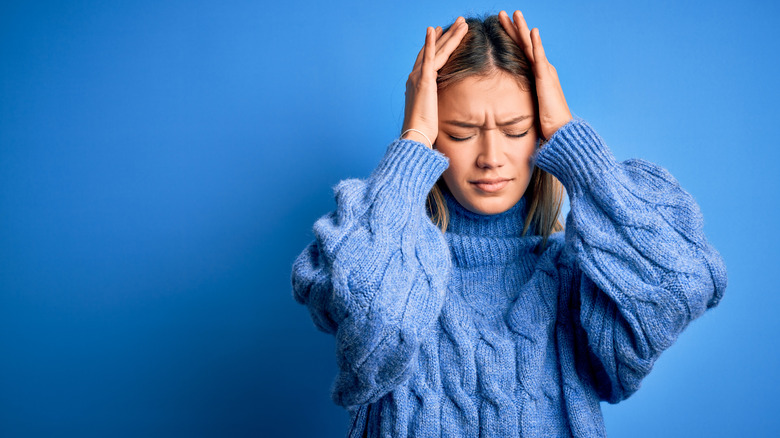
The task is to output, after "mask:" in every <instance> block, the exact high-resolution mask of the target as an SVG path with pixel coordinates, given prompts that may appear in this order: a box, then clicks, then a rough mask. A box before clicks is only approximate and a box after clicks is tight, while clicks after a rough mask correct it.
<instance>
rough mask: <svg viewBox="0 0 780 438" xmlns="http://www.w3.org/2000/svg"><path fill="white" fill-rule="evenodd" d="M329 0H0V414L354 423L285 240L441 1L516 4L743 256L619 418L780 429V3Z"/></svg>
mask: <svg viewBox="0 0 780 438" xmlns="http://www.w3.org/2000/svg"><path fill="white" fill-rule="evenodd" d="M326 3H327V2H300V1H299V2H288V3H287V4H285V5H282V4H280V3H273V4H268V3H265V2H249V1H244V2H242V1H221V2H197V1H196V2H193V1H187V2H185V1H166V2H153V1H136V2H104V1H100V2H98V1H69V2H16V3H11V2H3V4H2V6H0V435H2V436H8V437H16V436H20V437H24V436H79V437H87V436H288V437H294V436H301V437H307V436H342V435H344V433H345V432H346V429H347V419H348V417H347V414H346V411H344V410H342V409H341V408H340V407H338V406H336V405H334V404H333V403H332V402H331V400H330V398H329V388H330V384H331V382H332V380H333V378H334V377H335V373H336V363H335V356H334V342H333V339H332V338H331V337H329V336H328V335H325V334H323V333H320V332H318V331H316V329H315V327H314V325H313V324H312V322H311V320H310V319H309V315H308V311H307V310H306V309H305V308H304V307H303V306H300V305H298V304H297V303H295V302H294V300H293V299H292V295H291V286H290V280H289V279H290V267H291V264H292V261H293V260H294V258H295V256H296V255H297V254H298V253H299V252H300V251H301V250H303V248H304V247H305V245H306V244H307V243H308V242H309V241H310V240H311V239H312V238H313V234H312V230H311V227H312V225H313V223H314V221H315V220H316V219H317V218H318V217H320V216H321V215H323V214H325V213H326V212H328V211H329V210H331V209H333V208H334V207H335V203H334V200H333V196H332V189H331V187H332V186H333V185H335V184H336V183H337V182H338V181H340V180H342V179H344V178H349V177H365V176H367V175H368V174H369V173H370V171H371V170H372V169H373V167H374V166H375V165H376V163H378V161H379V159H380V158H381V156H382V155H383V153H384V151H385V148H386V146H387V145H388V144H389V143H390V142H391V141H392V140H393V138H394V137H395V136H396V135H398V133H399V132H400V127H401V123H402V117H403V94H404V86H405V82H406V77H407V75H408V74H409V71H410V69H411V66H412V63H413V61H414V58H415V56H416V54H417V52H418V50H419V48H420V47H421V45H422V42H423V38H424V34H425V27H426V26H428V25H432V26H435V25H447V24H449V23H450V22H452V21H453V20H454V19H455V18H456V17H457V16H458V15H468V14H481V13H483V12H490V13H497V12H498V11H499V10H501V9H506V10H510V11H511V10H514V9H517V8H519V9H522V10H523V12H524V15H525V16H526V18H527V20H528V22H529V24H530V25H531V26H532V27H539V28H540V30H541V37H542V40H543V42H544V45H545V50H546V52H547V56H548V58H549V59H550V61H551V62H552V63H553V64H554V65H555V67H556V68H557V70H558V73H559V76H560V79H561V83H562V85H563V90H564V92H565V94H566V98H567V100H568V103H569V106H570V108H571V109H572V111H573V112H574V113H575V114H577V115H579V116H581V117H583V118H585V119H586V120H588V121H589V122H590V123H591V125H592V126H593V127H594V128H595V129H596V130H597V131H598V132H599V133H600V135H601V136H602V137H603V138H604V139H605V140H606V142H607V144H608V145H609V146H610V148H611V149H612V151H613V153H614V154H615V156H616V157H617V158H618V159H619V160H621V161H622V160H625V159H628V158H633V157H638V158H644V159H647V160H650V161H652V162H655V163H658V164H659V165H661V166H663V167H665V168H667V169H668V170H669V171H670V172H671V173H672V174H673V175H674V176H675V177H676V178H677V179H678V180H679V181H680V183H681V184H682V186H683V187H684V188H685V189H686V190H688V191H689V192H690V193H691V194H692V195H693V196H694V198H695V199H696V200H697V201H698V203H699V205H700V206H701V210H702V212H703V214H704V217H705V233H706V234H707V236H708V238H709V239H710V241H711V243H712V244H713V245H714V246H715V247H716V248H717V249H718V250H719V251H720V252H721V254H722V255H723V257H724V259H725V260H726V264H727V267H728V273H729V285H728V290H727V291H726V294H725V297H724V299H723V301H722V303H721V305H720V306H719V307H717V308H716V309H714V310H713V311H711V312H708V313H707V314H705V315H704V316H703V317H702V318H701V319H699V320H696V321H695V322H694V323H693V324H691V325H690V326H689V328H688V329H687V330H686V331H685V332H683V334H682V335H681V336H680V337H679V339H678V341H677V343H676V344H675V345H674V346H672V348H670V349H669V350H667V351H666V352H665V353H664V354H663V356H662V357H661V358H660V359H659V360H658V362H657V363H656V365H655V367H654V370H653V372H652V373H651V374H650V375H649V376H648V377H647V378H646V380H645V381H644V383H643V386H642V388H641V390H640V391H639V392H637V393H636V394H635V395H634V396H632V397H631V398H630V399H628V400H626V401H625V402H623V403H620V404H618V405H614V406H613V405H608V404H606V403H604V404H602V407H603V409H604V415H605V421H606V424H607V430H608V432H609V433H610V436H615V437H621V436H626V437H627V436H631V437H657V436H667V437H689V436H708V437H717V436H729V437H731V436H770V435H774V434H777V433H778V432H779V431H780V416H778V415H777V414H776V408H775V407H776V394H777V393H778V392H780V382H779V381H778V378H777V370H778V369H780V360H779V359H780V354H778V352H777V350H776V346H777V345H778V344H777V342H776V341H775V336H776V334H777V333H778V332H780V321H778V318H777V316H776V315H777V308H778V305H780V299H779V298H778V296H780V294H778V292H777V291H776V289H777V277H776V276H775V275H776V274H777V272H778V269H777V263H778V260H780V259H779V258H778V248H780V242H779V241H778V233H777V232H776V230H775V229H773V228H771V227H772V225H771V224H772V223H775V222H776V218H777V215H778V194H777V193H778V182H777V175H778V170H779V169H778V164H777V163H778V159H780V147H779V146H780V145H778V141H777V136H776V128H775V127H776V126H777V120H778V116H779V115H780V114H779V113H778V110H777V102H778V101H780V95H778V94H779V91H780V88H779V87H778V85H777V78H778V77H780V71H779V70H780V69H779V68H778V61H777V60H778V57H777V53H778V52H780V47H778V46H780V39H779V38H778V36H779V34H780V30H778V29H779V28H778V26H777V25H776V17H777V16H778V13H780V10H778V9H779V8H778V6H777V5H776V3H772V2H740V3H739V4H738V3H736V2H698V3H697V4H692V2H672V1H653V2H648V1H638V2H623V1H597V2H586V3H584V2H573V1H572V2H555V3H550V4H543V3H542V2H526V3H524V4H523V3H516V4H513V3H497V2H479V1H446V2H445V1H439V2H431V3H430V4H425V5H420V4H418V2H411V1H410V2H392V3H390V2H388V3H385V4H384V5H382V6H377V5H371V6H368V5H366V4H364V2H357V1H356V2H338V3H336V4H335V5H331V6H325V4H326ZM567 211H568V204H567V205H566V206H565V209H564V214H565V213H566V212H567Z"/></svg>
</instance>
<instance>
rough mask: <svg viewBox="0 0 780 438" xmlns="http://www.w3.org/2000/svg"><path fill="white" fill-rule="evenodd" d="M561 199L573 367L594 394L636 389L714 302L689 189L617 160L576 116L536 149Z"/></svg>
mask: <svg viewBox="0 0 780 438" xmlns="http://www.w3.org/2000/svg"><path fill="white" fill-rule="evenodd" d="M535 162H536V164H537V165H538V166H539V167H541V168H542V169H544V170H545V171H547V172H549V173H551V174H552V175H553V176H555V177H556V178H558V180H560V181H561V183H563V185H564V187H565V188H566V190H567V192H568V195H569V199H570V201H571V211H570V212H569V215H568V216H567V218H566V228H565V246H564V248H563V250H562V254H561V258H560V268H561V282H562V284H563V287H564V288H568V290H567V291H565V292H564V293H563V294H562V296H568V297H569V299H570V300H571V301H570V302H569V303H568V306H569V307H570V308H572V309H573V310H572V312H571V313H572V314H571V315H568V316H570V317H571V320H572V322H573V323H574V324H573V325H574V327H575V328H574V331H575V338H579V339H575V350H578V351H577V352H576V354H575V356H576V359H575V360H576V361H577V363H576V367H577V369H578V371H579V372H580V373H581V374H582V375H583V376H585V378H590V379H593V381H594V383H595V386H596V389H597V391H598V393H599V395H600V397H601V398H602V399H603V400H606V401H608V402H610V403H617V402H618V401H620V400H623V399H625V398H627V397H628V396H629V395H631V394H632V393H633V392H634V391H636V390H637V389H638V388H639V385H640V382H641V380H642V379H643V378H644V377H645V376H646V375H647V374H648V373H649V372H650V369H651V368H652V366H653V363H654V361H655V360H656V359H657V358H658V356H659V355H660V354H661V352H662V351H664V350H665V349H666V348H668V347H669V346H670V345H671V344H672V343H673V342H674V341H675V339H676V338H677V336H678V335H679V334H680V332H681V331H682V330H683V329H684V328H685V327H686V326H687V325H688V323H690V322H691V321H692V320H693V319H695V318H697V317H699V316H700V315H702V314H703V313H704V312H705V311H706V310H707V309H709V308H712V307H714V306H716V305H717V304H718V302H719V301H720V299H721V298H722V296H723V293H724V291H725V289H726V283H727V275H726V267H725V265H724V262H723V259H722V258H721V256H720V254H719V253H718V252H717V251H716V250H715V248H713V247H712V246H711V245H710V244H709V243H708V242H707V239H706V237H705V235H704V232H703V218H702V215H701V211H700V209H699V206H698V205H697V203H696V201H695V200H694V199H693V197H692V196H691V195H690V194H689V193H688V192H686V191H685V190H684V189H682V188H681V187H680V185H679V183H678V182H677V180H676V179H675V178H674V177H673V176H672V175H671V174H670V173H669V172H668V171H667V170H665V169H663V168H662V167H660V166H658V165H655V164H653V163H650V162H648V161H645V160H641V159H630V160H626V161H623V162H621V163H619V162H617V161H616V160H615V158H614V156H613V155H612V153H611V151H610V150H609V149H608V148H607V146H606V145H605V144H604V141H603V140H602V139H601V137H600V136H599V135H598V134H597V133H596V132H595V131H594V130H593V129H592V128H591V127H590V125H588V124H587V123H586V122H585V121H584V120H582V119H581V118H579V117H576V116H575V117H574V119H573V120H572V121H570V122H569V123H567V124H566V125H564V126H563V127H562V128H561V129H559V130H558V131H556V132H555V134H553V136H552V137H551V138H550V140H549V141H548V142H547V143H546V144H545V145H544V146H543V147H542V148H541V149H539V150H538V151H537V153H536V155H535Z"/></svg>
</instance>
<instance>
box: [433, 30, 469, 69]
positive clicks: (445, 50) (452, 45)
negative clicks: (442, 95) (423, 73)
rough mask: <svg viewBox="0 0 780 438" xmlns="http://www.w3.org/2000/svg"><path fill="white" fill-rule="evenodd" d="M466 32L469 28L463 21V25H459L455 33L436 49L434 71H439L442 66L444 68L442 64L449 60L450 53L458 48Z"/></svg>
mask: <svg viewBox="0 0 780 438" xmlns="http://www.w3.org/2000/svg"><path fill="white" fill-rule="evenodd" d="M468 31H469V26H468V24H467V23H466V22H465V20H464V21H463V23H461V24H460V27H458V29H455V33H453V35H452V38H450V39H448V40H447V41H446V42H445V43H444V44H443V45H442V46H440V47H437V49H438V50H437V53H436V70H439V69H440V68H442V66H444V64H445V63H446V62H447V60H448V59H449V58H450V55H452V52H454V51H455V49H457V48H458V45H459V44H460V42H461V41H463V37H464V36H466V33H467V32H468ZM437 46H438V44H437Z"/></svg>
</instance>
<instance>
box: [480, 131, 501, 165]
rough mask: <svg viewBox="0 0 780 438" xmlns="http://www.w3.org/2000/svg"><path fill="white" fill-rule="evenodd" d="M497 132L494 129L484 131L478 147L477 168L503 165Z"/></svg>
mask: <svg viewBox="0 0 780 438" xmlns="http://www.w3.org/2000/svg"><path fill="white" fill-rule="evenodd" d="M498 134H499V133H498V132H497V131H496V130H494V129H490V130H487V131H485V133H484V135H482V138H481V143H480V145H479V148H480V150H479V155H478V156H477V166H479V167H482V168H494V167H501V166H503V165H504V157H503V153H502V151H501V141H500V139H498V138H497V136H498Z"/></svg>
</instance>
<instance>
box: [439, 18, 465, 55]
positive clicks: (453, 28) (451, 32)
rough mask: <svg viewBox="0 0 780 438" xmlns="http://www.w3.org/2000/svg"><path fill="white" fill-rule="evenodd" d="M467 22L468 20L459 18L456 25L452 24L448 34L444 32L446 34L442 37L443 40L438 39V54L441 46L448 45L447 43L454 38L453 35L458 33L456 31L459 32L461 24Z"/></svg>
mask: <svg viewBox="0 0 780 438" xmlns="http://www.w3.org/2000/svg"><path fill="white" fill-rule="evenodd" d="M465 21H466V20H465V19H464V18H463V17H458V18H457V19H456V20H455V22H454V23H452V25H451V26H450V28H449V29H447V32H444V34H443V35H442V37H441V38H436V47H437V50H436V51H437V52H438V51H439V50H438V48H439V47H440V46H441V45H443V44H446V43H447V41H449V40H450V39H451V38H452V36H453V35H454V34H455V33H456V31H457V30H458V27H459V26H460V24H461V23H464V22H465Z"/></svg>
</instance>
